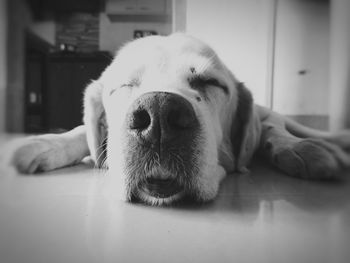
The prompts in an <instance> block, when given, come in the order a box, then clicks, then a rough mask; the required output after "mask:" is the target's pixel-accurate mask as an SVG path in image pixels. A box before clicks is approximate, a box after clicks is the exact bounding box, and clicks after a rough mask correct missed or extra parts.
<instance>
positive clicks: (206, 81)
mask: <svg viewBox="0 0 350 263" xmlns="http://www.w3.org/2000/svg"><path fill="white" fill-rule="evenodd" d="M188 82H189V84H190V87H191V88H192V89H195V90H198V91H200V92H203V93H205V92H206V88H207V87H210V86H214V87H218V88H220V89H221V90H222V91H223V92H224V93H225V94H228V93H229V91H228V88H227V87H226V86H225V85H222V84H221V83H220V82H219V81H218V80H217V79H215V78H208V77H205V76H200V75H195V76H193V77H191V78H189V79H188Z"/></svg>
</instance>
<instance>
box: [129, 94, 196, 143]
mask: <svg viewBox="0 0 350 263" xmlns="http://www.w3.org/2000/svg"><path fill="white" fill-rule="evenodd" d="M198 126H199V122H198V119H197V117H196V114H195V111H194V109H193V107H192V105H191V103H190V102H189V101H188V100H186V99H185V98H183V97H181V96H180V95H177V94H173V93H167V92H151V93H146V94H144V95H142V96H141V97H140V98H138V99H137V100H136V101H135V102H134V103H133V105H132V107H131V109H130V111H129V114H128V118H127V128H128V129H129V131H131V132H132V133H133V134H134V136H136V137H138V138H141V139H143V140H145V141H148V142H151V143H162V142H166V141H169V140H171V139H174V138H177V137H178V136H181V135H184V136H189V135H191V130H195V129H196V128H197V127H198ZM186 134H187V135H186Z"/></svg>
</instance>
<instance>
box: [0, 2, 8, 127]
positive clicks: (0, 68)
mask: <svg viewBox="0 0 350 263" xmlns="http://www.w3.org/2000/svg"><path fill="white" fill-rule="evenodd" d="M6 48H7V3H6V0H0V133H1V132H4V131H5V117H6V116H5V112H6V108H5V96H6V93H5V92H6V85H7V66H6V63H7V59H6Z"/></svg>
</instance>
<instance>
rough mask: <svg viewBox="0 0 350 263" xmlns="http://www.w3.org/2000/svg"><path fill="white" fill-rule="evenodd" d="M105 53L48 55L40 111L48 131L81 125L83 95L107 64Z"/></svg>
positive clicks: (108, 58) (107, 59) (109, 59)
mask: <svg viewBox="0 0 350 263" xmlns="http://www.w3.org/2000/svg"><path fill="white" fill-rule="evenodd" d="M110 61H111V58H110V56H109V55H107V54H105V53H103V54H102V53H95V54H84V55H83V54H69V55H67V54H61V53H57V54H53V55H50V56H49V59H48V68H47V89H46V92H45V96H44V98H45V102H44V109H45V111H44V114H45V120H46V127H47V129H48V130H49V131H55V130H60V129H72V128H74V127H76V126H78V125H80V124H82V118H83V94H84V90H85V88H86V87H87V85H88V84H89V83H90V82H91V81H92V80H95V79H98V77H99V76H100V74H101V73H102V71H103V70H104V69H105V68H106V66H107V65H108V64H109V63H110Z"/></svg>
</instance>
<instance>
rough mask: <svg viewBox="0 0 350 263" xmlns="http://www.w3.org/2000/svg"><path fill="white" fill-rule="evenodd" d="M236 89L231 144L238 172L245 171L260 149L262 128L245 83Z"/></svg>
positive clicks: (238, 85)
mask: <svg viewBox="0 0 350 263" xmlns="http://www.w3.org/2000/svg"><path fill="white" fill-rule="evenodd" d="M236 87H237V96H238V100H237V101H238V105H237V108H236V113H235V114H234V119H233V121H232V127H231V142H232V149H233V153H234V156H235V159H236V170H238V171H244V170H246V166H247V165H248V164H249V161H250V160H251V158H252V156H253V154H254V152H255V150H256V148H257V147H258V143H259V134H260V131H259V128H260V126H259V123H258V121H259V120H258V116H257V115H256V113H255V110H254V104H253V97H252V94H251V93H250V91H249V90H248V89H247V88H246V87H245V86H244V84H243V83H238V84H237V86H236Z"/></svg>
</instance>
